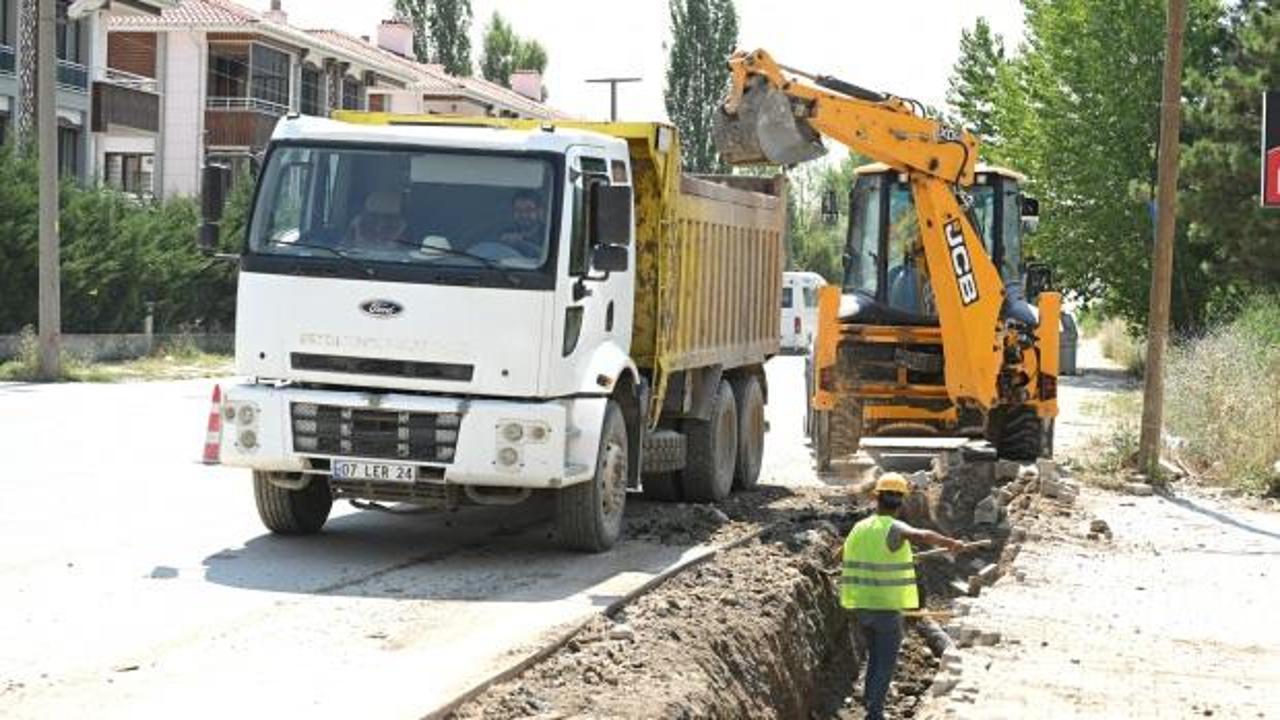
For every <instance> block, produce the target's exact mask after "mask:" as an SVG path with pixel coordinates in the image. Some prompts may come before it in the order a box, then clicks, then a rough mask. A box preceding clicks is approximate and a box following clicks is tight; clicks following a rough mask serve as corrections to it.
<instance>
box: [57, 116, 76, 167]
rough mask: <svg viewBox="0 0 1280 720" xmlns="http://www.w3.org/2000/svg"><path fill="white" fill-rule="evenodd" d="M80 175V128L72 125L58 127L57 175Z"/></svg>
mask: <svg viewBox="0 0 1280 720" xmlns="http://www.w3.org/2000/svg"><path fill="white" fill-rule="evenodd" d="M79 175H80V130H79V129H77V128H73V127H60V128H58V177H64V178H74V177H78V176H79Z"/></svg>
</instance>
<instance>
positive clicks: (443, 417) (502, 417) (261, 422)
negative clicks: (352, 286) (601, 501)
mask: <svg viewBox="0 0 1280 720" xmlns="http://www.w3.org/2000/svg"><path fill="white" fill-rule="evenodd" d="M606 402H607V398H604V397H586V398H567V399H557V400H546V401H537V402H520V401H513V400H489V399H467V398H455V397H441V396H423V395H407V394H397V393H367V392H348V391H330V390H302V389H294V388H289V387H275V386H270V385H249V384H246V385H234V386H231V387H229V388H227V390H226V393H225V395H224V399H223V406H222V412H223V430H222V444H221V450H220V458H221V461H222V463H223V464H224V465H232V466H239V467H246V468H252V469H254V470H266V471H278V472H304V473H308V472H309V473H321V474H326V473H327V468H328V467H329V463H330V462H332V461H333V460H335V459H341V460H366V461H374V462H377V461H383V462H392V463H407V464H412V465H417V466H418V468H419V471H418V477H419V482H420V483H422V482H427V483H433V482H434V483H439V484H457V485H483V486H493V487H517V488H559V487H564V486H566V485H572V484H574V483H578V482H582V481H585V480H588V479H590V478H591V477H592V475H593V474H594V473H593V471H594V469H595V466H596V453H597V452H598V450H599V438H600V427H601V424H602V422H603V418H604V411H605V404H606ZM246 409H247V410H248V412H247V413H246ZM516 426H518V428H519V430H518V432H517V431H516V429H515V427H516Z"/></svg>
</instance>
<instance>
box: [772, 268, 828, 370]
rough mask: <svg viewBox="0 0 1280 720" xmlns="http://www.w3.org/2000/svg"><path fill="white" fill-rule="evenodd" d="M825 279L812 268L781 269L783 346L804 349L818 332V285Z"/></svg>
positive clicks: (797, 349)
mask: <svg viewBox="0 0 1280 720" xmlns="http://www.w3.org/2000/svg"><path fill="white" fill-rule="evenodd" d="M826 284H827V281H826V280H824V279H823V278H822V276H821V275H819V274H818V273H815V272H801V271H793V272H784V273H782V350H783V352H793V353H801V354H803V353H804V352H806V351H807V350H808V348H809V346H810V345H812V344H813V336H814V335H816V334H817V332H818V288H820V287H822V286H823V285H826Z"/></svg>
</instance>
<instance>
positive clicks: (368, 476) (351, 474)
mask: <svg viewBox="0 0 1280 720" xmlns="http://www.w3.org/2000/svg"><path fill="white" fill-rule="evenodd" d="M333 477H334V478H335V479H337V480H381V481H383V482H403V483H411V482H417V480H418V466H417V465H401V464H399V463H375V462H351V461H341V460H339V461H334V463H333Z"/></svg>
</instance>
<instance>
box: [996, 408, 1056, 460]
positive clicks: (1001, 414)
mask: <svg viewBox="0 0 1280 720" xmlns="http://www.w3.org/2000/svg"><path fill="white" fill-rule="evenodd" d="M1043 432H1044V428H1043V427H1042V425H1041V422H1040V418H1039V417H1038V416H1037V415H1036V411H1035V408H1032V407H1028V406H1026V405H1017V406H1014V407H1000V408H995V409H993V410H992V411H991V417H990V419H989V420H988V439H989V440H990V441H991V443H992V444H993V445H995V446H996V455H997V456H998V457H1000V458H1002V459H1006V460H1019V461H1024V462H1028V461H1033V460H1035V459H1036V458H1038V457H1040V450H1041V441H1042V439H1043Z"/></svg>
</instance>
